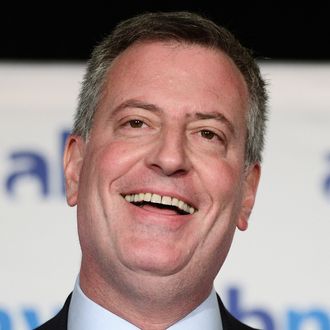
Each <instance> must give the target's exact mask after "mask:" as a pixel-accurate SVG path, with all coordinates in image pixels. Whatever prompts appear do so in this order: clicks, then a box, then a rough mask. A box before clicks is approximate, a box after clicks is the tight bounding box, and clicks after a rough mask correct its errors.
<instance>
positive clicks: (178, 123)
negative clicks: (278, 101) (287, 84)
mask: <svg viewBox="0 0 330 330" xmlns="http://www.w3.org/2000/svg"><path fill="white" fill-rule="evenodd" d="M265 120H266V91H265V86H264V82H263V80H262V78H261V76H260V72H259V69H258V66H257V65H256V63H255V61H254V60H253V58H252V57H251V56H250V54H249V52H248V51H247V50H246V49H245V48H243V47H242V46H241V45H240V44H239V42H238V41H237V40H236V39H235V38H234V37H233V36H232V35H231V34H230V33H229V32H228V31H227V30H225V29H223V28H222V27H219V26H217V25H215V24H214V23H213V22H211V21H210V20H208V19H205V18H203V17H200V16H199V15H196V14H192V13H187V12H175V13H174V12H173V13H148V14H143V15H139V16H137V17H133V18H131V19H129V20H127V21H124V22H122V23H120V24H119V25H118V26H117V27H116V28H115V30H114V31H113V32H112V34H111V35H110V36H108V37H107V38H105V39H104V41H103V42H102V43H100V44H99V45H98V46H97V47H96V48H95V50H94V52H93V54H92V56H91V59H90V61H89V63H88V67H87V71H86V74H85V77H84V82H83V86H82V90H81V93H80V103H79V107H78V110H77V114H76V117H75V123H74V128H73V132H72V135H71V136H70V137H69V138H68V141H67V144H66V150H65V155H64V171H65V177H66V193H67V201H68V204H69V205H70V206H75V205H77V220H78V232H79V238H80V243H81V249H82V261H81V269H80V273H79V277H78V279H77V282H76V286H75V288H74V291H73V294H72V295H70V296H69V298H68V299H67V302H66V304H65V306H64V308H63V309H62V311H61V312H60V313H59V314H58V315H57V316H56V317H55V318H54V319H52V320H50V321H48V322H47V323H45V324H44V325H42V326H41V327H40V328H39V329H69V330H88V329H93V330H98V329H101V330H103V329H116V330H117V329H177V330H178V329H189V330H192V329H224V330H225V329H230V330H231V329H251V328H249V327H248V326H246V325H243V324H242V323H240V322H239V321H238V320H236V319H234V318H233V317H232V316H231V315H230V314H229V313H228V312H227V311H226V309H225V307H224V306H223V304H222V302H221V300H220V298H219V297H218V296H217V294H216V292H215V290H214V288H213V281H214V278H215V277H216V275H217V274H218V272H219V270H220V268H221V266H222V264H223V262H224V260H225V258H226V256H227V253H228V251H229V248H230V245H231V242H232V239H233V236H234V233H235V230H236V228H239V229H240V230H245V229H246V228H247V226H248V218H249V215H250V213H251V210H252V208H253V204H254V201H255V196H256V191H257V186H258V182H259V176H260V162H261V151H262V147H263V135H264V126H265Z"/></svg>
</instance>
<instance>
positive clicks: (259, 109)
mask: <svg viewBox="0 0 330 330" xmlns="http://www.w3.org/2000/svg"><path fill="white" fill-rule="evenodd" d="M143 41H177V42H180V43H186V44H197V45H201V46H205V47H209V48H214V49H219V50H221V51H222V52H224V53H225V54H226V55H227V56H229V57H230V58H231V59H232V60H233V62H234V63H235V64H236V66H237V67H238V69H239V70H240V72H241V73H242V75H243V77H244V79H245V81H246V84H247V88H248V91H249V102H250V109H249V111H248V115H247V138H246V146H245V163H246V165H250V164H254V163H257V162H261V160H262V150H263V147H264V135H265V126H266V120H267V93H266V87H265V85H266V84H265V82H264V80H263V79H262V77H261V74H260V70H259V66H258V65H257V63H256V60H255V59H254V58H253V56H252V53H251V51H250V50H248V49H247V48H245V47H243V46H242V45H241V44H240V42H239V41H238V40H237V39H236V38H235V37H234V36H233V35H232V33H231V32H229V31H228V30H227V29H225V28H224V27H221V26H219V25H217V24H215V23H214V22H213V21H211V20H210V19H208V18H205V17H203V16H201V15H199V14H196V13H191V12H184V11H183V12H182V11H181V12H154V13H144V14H140V15H137V16H134V17H132V18H130V19H127V20H124V21H122V22H121V23H119V24H118V25H117V26H116V27H115V29H114V30H113V31H112V33H111V34H109V35H108V36H107V37H106V38H104V39H103V41H102V42H101V43H100V44H98V45H97V46H96V47H95V48H94V50H93V52H92V55H91V58H90V59H89V61H88V63H87V69H86V72H85V75H84V79H83V83H82V88H81V91H80V94H79V103H78V109H77V112H76V114H75V120H74V125H73V132H72V133H73V134H76V135H80V136H82V137H83V138H84V139H88V136H89V133H90V130H91V127H92V122H93V116H94V113H95V111H96V109H97V107H98V103H99V101H100V99H101V96H102V92H103V89H104V82H105V79H106V75H107V72H108V69H109V67H110V66H111V63H112V62H113V60H114V59H115V58H116V57H117V56H118V55H120V54H121V53H122V52H123V51H124V50H126V49H127V48H129V47H130V46H131V45H133V44H134V43H136V42H143Z"/></svg>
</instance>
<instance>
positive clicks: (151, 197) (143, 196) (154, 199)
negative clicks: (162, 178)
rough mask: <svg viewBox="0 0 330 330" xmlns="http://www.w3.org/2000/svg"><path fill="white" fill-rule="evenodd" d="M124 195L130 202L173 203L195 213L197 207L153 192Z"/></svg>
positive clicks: (181, 208)
mask: <svg viewBox="0 0 330 330" xmlns="http://www.w3.org/2000/svg"><path fill="white" fill-rule="evenodd" d="M124 197H125V199H126V200H127V201H128V202H151V203H157V204H163V205H172V206H175V207H177V208H179V209H180V210H183V211H185V212H187V213H190V214H193V213H194V212H195V211H196V210H195V208H193V207H192V206H190V205H189V204H187V203H185V202H183V201H182V200H180V199H177V198H175V197H171V196H161V195H158V194H152V193H139V194H131V195H125V196H124Z"/></svg>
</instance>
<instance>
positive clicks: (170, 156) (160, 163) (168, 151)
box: [147, 127, 191, 176]
mask: <svg viewBox="0 0 330 330" xmlns="http://www.w3.org/2000/svg"><path fill="white" fill-rule="evenodd" d="M185 140H186V138H185V134H184V132H180V130H178V129H176V128H175V127H172V128H169V129H166V130H164V131H163V132H162V133H161V135H160V136H159V138H158V140H157V141H155V145H154V147H153V148H152V149H151V150H150V154H149V155H148V157H147V166H148V167H149V168H151V169H153V170H154V171H156V172H158V173H160V174H162V175H166V176H180V175H184V174H186V173H187V172H188V171H189V169H190V168H191V162H190V158H189V156H188V155H187V150H186V141H185Z"/></svg>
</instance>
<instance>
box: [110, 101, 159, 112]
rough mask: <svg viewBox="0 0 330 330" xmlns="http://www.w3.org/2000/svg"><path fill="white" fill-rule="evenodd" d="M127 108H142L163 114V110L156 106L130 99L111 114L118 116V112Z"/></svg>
mask: <svg viewBox="0 0 330 330" xmlns="http://www.w3.org/2000/svg"><path fill="white" fill-rule="evenodd" d="M126 108H140V109H144V110H148V111H151V112H156V113H160V112H162V109H161V108H159V107H158V106H156V105H155V104H151V103H145V102H142V101H139V100H136V99H130V100H127V101H124V102H122V103H120V104H119V105H118V106H117V107H115V109H114V110H113V111H112V113H111V114H112V115H116V114H117V113H118V112H120V111H121V110H124V109H126Z"/></svg>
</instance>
